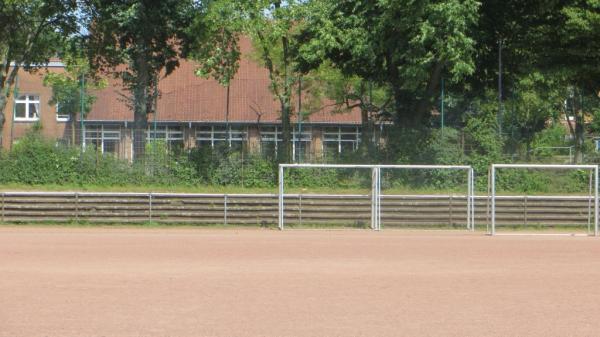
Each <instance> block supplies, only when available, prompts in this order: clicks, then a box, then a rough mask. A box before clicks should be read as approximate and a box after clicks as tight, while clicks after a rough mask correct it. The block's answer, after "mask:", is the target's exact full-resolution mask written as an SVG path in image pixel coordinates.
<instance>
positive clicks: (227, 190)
mask: <svg viewBox="0 0 600 337" xmlns="http://www.w3.org/2000/svg"><path fill="white" fill-rule="evenodd" d="M465 190H466V186H465V187H464V188H463V187H462V186H461V187H458V188H450V189H448V188H446V189H436V188H433V187H425V188H413V187H408V186H395V187H392V188H382V193H383V194H384V195H385V194H388V195H393V194H396V195H402V194H417V195H427V194H433V195H435V194H460V195H462V194H465V193H466V191H465ZM15 191H23V192H28V191H31V192H33V191H36V192H70V191H77V192H118V193H125V192H134V193H148V192H156V193H207V194H277V193H278V189H277V187H265V188H255V187H253V188H249V187H241V186H219V185H198V186H193V185H187V186H184V185H173V186H164V185H145V186H140V185H121V186H101V185H75V184H64V185H58V184H54V185H28V184H14V183H13V184H4V185H1V186H0V192H15ZM285 193H293V194H296V193H299V194H370V193H371V191H370V189H369V188H331V187H310V188H300V187H286V188H285ZM486 193H487V191H485V190H477V191H476V192H475V194H476V195H485V194H486ZM496 194H497V195H500V196H503V195H539V196H552V195H559V196H563V195H564V196H587V195H588V191H587V190H582V191H564V190H563V191H556V192H549V191H545V192H519V191H496Z"/></svg>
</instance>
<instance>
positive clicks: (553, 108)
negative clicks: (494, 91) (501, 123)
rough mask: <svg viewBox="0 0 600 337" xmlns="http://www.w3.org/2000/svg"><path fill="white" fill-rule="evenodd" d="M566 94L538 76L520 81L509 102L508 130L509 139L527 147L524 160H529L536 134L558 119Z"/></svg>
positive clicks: (539, 74)
mask: <svg viewBox="0 0 600 337" xmlns="http://www.w3.org/2000/svg"><path fill="white" fill-rule="evenodd" d="M563 97H564V96H563V92H562V90H560V85H557V83H555V82H554V81H552V79H551V78H547V77H545V76H544V75H543V74H541V73H539V72H534V73H531V74H530V75H527V76H525V77H524V78H522V79H520V80H519V81H518V82H517V84H516V87H515V88H514V89H513V90H512V96H511V97H509V98H508V99H507V102H506V116H505V118H504V119H505V121H506V130H507V132H506V133H507V134H509V135H511V137H510V139H511V140H513V142H514V141H518V142H524V143H525V157H526V159H527V160H529V159H530V156H531V152H532V150H533V149H532V148H531V144H532V142H533V140H534V138H535V136H536V134H537V133H538V132H540V131H542V130H544V129H545V128H546V126H547V124H548V122H550V121H551V120H554V121H555V120H557V119H558V118H559V116H558V112H559V111H560V110H561V105H562V101H563Z"/></svg>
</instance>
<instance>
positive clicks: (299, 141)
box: [297, 76, 303, 163]
mask: <svg viewBox="0 0 600 337" xmlns="http://www.w3.org/2000/svg"><path fill="white" fill-rule="evenodd" d="M302 117H303V116H302V76H300V77H298V137H297V138H298V162H299V163H302Z"/></svg>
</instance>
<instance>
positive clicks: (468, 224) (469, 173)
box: [467, 170, 472, 230]
mask: <svg viewBox="0 0 600 337" xmlns="http://www.w3.org/2000/svg"><path fill="white" fill-rule="evenodd" d="M471 175H472V172H471V170H467V230H470V229H471Z"/></svg>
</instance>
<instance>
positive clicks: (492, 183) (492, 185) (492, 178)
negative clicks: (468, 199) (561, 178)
mask: <svg viewBox="0 0 600 337" xmlns="http://www.w3.org/2000/svg"><path fill="white" fill-rule="evenodd" d="M499 169H525V170H527V169H540V170H588V171H590V173H592V174H593V199H594V230H593V235H594V236H598V235H599V232H598V215H599V212H598V211H599V210H598V206H599V204H598V201H599V200H598V166H597V165H562V164H492V165H491V167H490V170H489V177H488V183H489V189H490V190H489V197H490V199H491V200H490V220H491V221H490V231H489V234H490V235H496V234H497V233H496V229H497V228H496V227H497V221H496V220H497V219H496V199H497V195H496V180H497V172H498V170H499ZM592 174H590V181H589V183H590V192H591V189H592V188H591V187H592ZM590 198H591V193H590ZM588 214H589V213H588ZM588 217H589V216H588Z"/></svg>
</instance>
